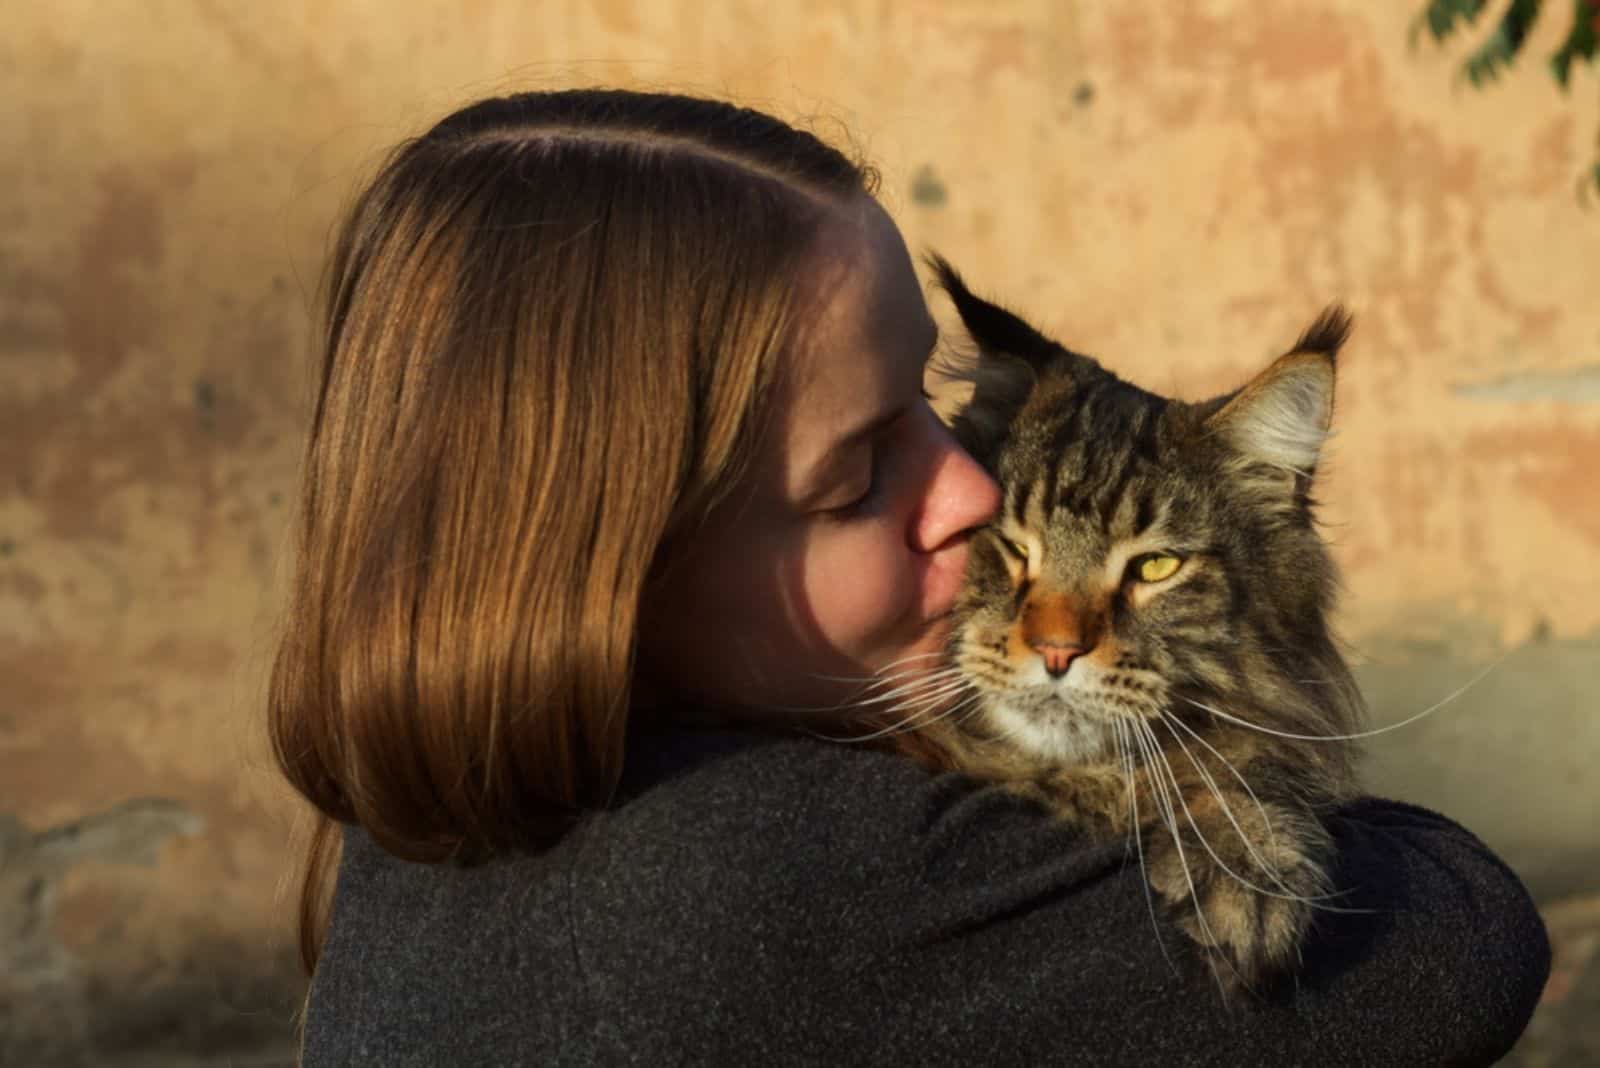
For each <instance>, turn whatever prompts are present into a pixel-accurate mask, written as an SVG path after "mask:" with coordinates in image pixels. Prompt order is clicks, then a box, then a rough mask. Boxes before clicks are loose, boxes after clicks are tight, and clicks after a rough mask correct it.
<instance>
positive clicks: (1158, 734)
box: [904, 258, 1364, 990]
mask: <svg viewBox="0 0 1600 1068" xmlns="http://www.w3.org/2000/svg"><path fill="white" fill-rule="evenodd" d="M934 267H935V269H936V271H937V272H938V274H939V278H940V281H941V283H942V284H943V286H944V288H945V289H946V291H947V292H949V293H950V295H951V297H952V298H953V300H954V301H955V304H956V308H957V310H958V311H959V312H960V314H961V317H962V320H963V322H964V324H965V326H966V328H967V330H968V332H969V333H970V334H971V335H972V337H973V338H974V340H975V341H976V342H977V344H978V349H979V356H978V359H977V363H976V366H975V367H972V368H970V369H969V377H970V378H971V380H972V381H973V384H974V390H973V394H972V399H971V401H970V402H969V403H968V404H967V405H966V407H965V408H964V409H963V410H962V411H961V412H960V413H959V414H958V415H957V417H956V418H955V420H954V422H953V428H954V431H955V433H956V435H957V437H958V438H959V439H960V441H961V443H962V444H963V446H964V447H965V448H966V449H967V450H968V451H969V452H971V453H972V454H973V455H974V456H975V457H976V458H977V459H978V460H979V461H980V462H981V463H983V464H984V465H985V467H986V468H987V469H988V470H989V471H990V472H991V473H992V474H994V475H995V477H996V478H997V479H998V480H999V482H1000V484H1001V487H1002V489H1003V491H1004V504H1003V507H1002V510H1001V514H1000V515H999V516H998V517H997V518H996V519H995V521H994V522H993V523H991V524H990V526H989V527H988V528H986V529H985V530H984V531H983V532H982V533H980V534H979V535H977V536H976V537H975V538H974V541H973V544H972V551H971V557H970V562H969V565H968V570H967V577H966V583H965V588H964V590H963V592H962V595H961V598H960V600H959V601H958V604H957V608H956V613H955V616H956V620H955V622H956V625H955V627H954V631H953V636H952V640H951V658H952V661H953V664H954V670H956V671H959V672H960V673H961V675H962V677H964V678H965V679H966V680H967V681H968V682H969V683H970V684H971V687H972V690H971V693H970V694H969V697H968V699H967V700H966V701H965V702H963V703H962V704H961V705H960V706H958V707H957V708H956V709H955V710H953V712H952V713H951V714H947V715H944V716H942V717H940V718H938V719H937V720H936V721H934V722H931V723H919V724H918V726H917V729H916V730H915V731H914V732H912V734H911V735H910V736H908V737H907V739H906V741H905V744H904V748H906V749H907V750H909V751H913V752H915V753H917V754H918V755H920V756H921V757H922V758H923V759H924V760H925V761H926V762H928V763H930V764H933V765H935V766H938V767H946V768H957V769H960V770H963V771H966V772H968V773H970V774H973V775H976V776H979V777H982V778H988V779H993V780H996V781H998V782H1001V783H1003V784H1005V786H1006V787H1007V788H1008V789H1010V790H1013V791H1015V792H1017V793H1020V794H1022V795H1024V796H1027V797H1030V798H1032V799H1034V800H1036V801H1038V802H1039V803H1041V804H1043V805H1045V806H1047V807H1048V808H1050V809H1051V810H1052V811H1053V812H1055V813H1056V814H1057V815H1058V816H1059V817H1060V818H1061V819H1063V820H1066V821H1069V822H1071V823H1073V824H1075V825H1077V826H1079V827H1081V828H1083V829H1084V831H1085V832H1086V833H1087V834H1089V835H1092V836H1096V837H1113V838H1131V839H1132V841H1133V842H1134V843H1135V844H1136V845H1137V846H1138V848H1139V850H1140V859H1141V860H1142V862H1143V864H1144V866H1145V871H1146V875H1147V878H1148V880H1149V885H1150V887H1151V888H1152V889H1153V890H1154V892H1155V898H1156V900H1158V901H1159V902H1160V903H1161V905H1162V906H1163V909H1164V911H1165V914H1166V918H1167V920H1169V921H1170V922H1171V923H1173V924H1175V925H1176V927H1177V928H1178V929H1179V930H1181V931H1182V932H1184V933H1185V934H1186V935H1187V936H1188V938H1189V939H1190V940H1191V942H1192V945H1193V946H1194V947H1195V948H1197V949H1199V950H1200V954H1201V956H1202V957H1203V958H1204V959H1205V960H1206V961H1207V962H1208V963H1209V964H1210V965H1211V966H1212V969H1213V971H1214V972H1215V973H1216V975H1217V977H1218V979H1219V980H1220V981H1221V982H1222V983H1223V985H1224V988H1225V989H1230V990H1231V989H1234V988H1237V987H1240V986H1245V987H1251V988H1256V987H1259V986H1261V985H1262V984H1264V983H1265V982H1268V981H1270V980H1273V979H1275V978H1277V977H1280V976H1282V975H1284V974H1286V973H1288V972H1290V971H1292V969H1293V967H1294V964H1295V962H1296V960H1297V959H1298V953H1299V947H1300V945H1301V943H1302V940H1303V939H1304V937H1305V934H1306V932H1307V929H1308V926H1309V924H1310V922H1311V920H1312V918H1313V915H1314V912H1315V909H1316V908H1317V907H1319V906H1322V907H1327V905H1326V903H1325V902H1324V901H1323V900H1321V899H1323V898H1324V897H1325V896H1326V895H1327V894H1328V893H1329V891H1330V890H1332V889H1333V888H1332V887H1331V886H1330V885H1329V881H1328V875H1327V868H1328V863H1329V860H1330V853H1331V841H1330V838H1329V835H1328V833H1327V831H1326V830H1325V829H1324V827H1323V825H1322V823H1321V821H1320V819H1319V814H1320V813H1321V812H1323V811H1325V810H1326V809H1327V808H1328V807H1329V806H1332V805H1334V804H1336V803H1337V802H1339V801H1340V800H1341V799H1344V798H1347V797H1349V796H1351V795H1352V794H1353V792H1354V791H1355V777H1354V769H1353V762H1354V756H1355V751H1354V747H1353V745H1352V743H1351V742H1350V741H1349V740H1347V739H1346V738H1345V737H1344V736H1348V735H1351V734H1354V733H1356V732H1358V731H1359V729H1360V723H1361V721H1362V718H1363V715H1364V706H1363V702H1362V699H1361V695H1360V693H1359V691H1358V689H1357V687H1356V685H1355V682H1354V680H1353V679H1352V677H1351V675H1350V672H1349V669H1348V668H1347V666H1346V664H1345V661H1344V659H1343V657H1342V656H1341V655H1340V652H1339V650H1338V647H1337V644H1336V641H1335V638H1334V636H1333V634H1332V633H1331V631H1330V628H1329V625H1328V613H1329V611H1330V609H1331V607H1332V602H1333V598H1334V593H1335V586H1336V575H1335V571H1334V566H1333V563H1332V561H1331V560H1330V558H1329V556H1328V553H1327V551H1326V548H1325V546H1324V543H1323V541H1322V539H1321V537H1320V536H1319V535H1318V533H1317V530H1316V528H1315V522H1314V516H1313V509H1314V503H1313V500H1312V497H1311V488H1312V482H1313V479H1314V475H1315V467H1316V463H1317V459H1318V455H1319V452H1320V449H1321V446H1322V443H1323V439H1324V437H1325V435H1326V433H1327V430H1328V422H1329V419H1330V418H1331V414H1332V402H1333V383H1334V367H1335V357H1336V354H1337V352H1338V350H1339V348H1340V346H1341V344H1342V343H1343V341H1344V338H1345V335H1346V332H1347V330H1348V327H1349V318H1348V316H1346V315H1345V314H1344V312H1343V311H1342V310H1340V309H1338V308H1331V309H1329V310H1328V311H1327V312H1325V313H1324V314H1323V315H1322V316H1321V317H1320V318H1319V319H1317V320H1316V322H1315V323H1314V324H1313V325H1312V326H1311V327H1310V328H1309V329H1308V330H1307V331H1306V332H1305V333H1304V335H1303V336H1302V337H1301V338H1300V340H1299V341H1298V342H1297V343H1296V344H1295V345H1294V346H1293V347H1292V348H1291V349H1290V350H1289V352H1288V353H1286V354H1285V355H1284V356H1282V357H1280V358H1279V359H1277V360H1276V361H1274V362H1273V363H1272V364H1271V366H1269V367H1267V368H1266V369H1265V370H1264V371H1262V372H1261V374H1259V375H1258V376H1257V377H1256V378H1255V379H1254V380H1252V381H1251V382H1249V383H1248V384H1246V385H1245V386H1244V387H1243V388H1241V389H1240V390H1238V391H1236V392H1234V393H1231V394H1228V395H1226V396H1222V397H1217V398H1215V399H1212V400H1210V401H1207V402H1204V403H1199V404H1187V403H1182V402H1179V401H1175V400H1170V399H1167V398H1163V397H1159V396H1157V395H1155V394H1152V393H1149V392H1146V391H1144V390H1142V389H1139V388H1137V387H1135V386H1133V385H1130V384H1128V383H1126V382H1123V381H1122V380H1120V379H1118V378H1117V377H1116V376H1115V375H1113V374H1111V373H1110V372H1108V371H1106V370H1105V369H1104V368H1102V367H1101V366H1100V365H1099V364H1098V363H1096V362H1095V361H1094V360H1092V359H1090V358H1088V357H1086V356H1083V355H1080V354H1078V353H1074V352H1072V351H1070V350H1068V349H1066V348H1063V347H1062V346H1060V345H1058V344H1056V343H1055V342H1053V341H1050V340H1049V339H1047V338H1045V337H1044V336H1043V335H1041V334H1039V333H1038V332H1037V331H1036V330H1034V329H1033V328H1032V327H1031V326H1029V325H1028V324H1027V323H1025V322H1024V321H1022V320H1021V319H1020V318H1018V317H1016V316H1015V315H1013V314H1011V313H1009V312H1007V311H1005V310H1004V309H1002V308H1000V307H998V306H996V305H994V304H992V303H990V302H987V301H984V300H981V299H980V298H978V297H976V296H974V295H973V294H972V293H971V291H970V290H968V289H967V288H966V286H965V285H964V284H963V283H962V280H961V278H960V277H959V276H958V275H957V274H956V272H955V271H954V270H953V269H951V268H950V267H949V265H948V264H946V263H944V262H943V261H942V260H938V259H937V258H936V259H935V260H934ZM1149 553H1154V554H1170V555H1174V556H1176V557H1177V558H1178V559H1179V560H1180V566H1179V568H1178V570H1177V572H1176V573H1174V574H1173V575H1172V576H1171V577H1170V578H1167V579H1165V580H1163V581H1159V582H1143V581H1140V580H1139V578H1138V575H1137V574H1135V573H1133V572H1132V571H1130V568H1132V567H1134V565H1137V564H1138V562H1139V560H1142V559H1144V557H1143V556H1142V555H1141V554H1149ZM1158 563H1159V561H1158ZM1160 570H1161V568H1160V567H1154V570H1152V571H1151V572H1150V573H1159V571H1160ZM1229 717H1232V718H1231V720H1230V718H1229ZM1245 723H1248V724H1251V726H1244V725H1242V724H1245ZM1269 732H1278V733H1269ZM1286 735H1294V736H1297V737H1287V736H1286ZM1329 739H1336V740H1329Z"/></svg>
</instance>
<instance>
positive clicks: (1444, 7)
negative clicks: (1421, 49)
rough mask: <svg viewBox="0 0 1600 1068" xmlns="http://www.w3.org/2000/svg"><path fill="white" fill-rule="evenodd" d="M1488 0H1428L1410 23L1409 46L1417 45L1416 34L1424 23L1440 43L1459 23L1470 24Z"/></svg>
mask: <svg viewBox="0 0 1600 1068" xmlns="http://www.w3.org/2000/svg"><path fill="white" fill-rule="evenodd" d="M1487 3H1488V0H1430V2H1429V4H1428V6H1427V7H1426V8H1424V9H1423V11H1422V14H1421V15H1419V16H1418V17H1417V18H1416V19H1415V20H1414V21H1413V22H1412V23H1411V34H1410V38H1411V47H1413V48H1415V47H1416V46H1417V34H1418V33H1419V32H1420V31H1421V29H1422V27H1423V26H1424V25H1426V26H1427V27H1428V32H1429V33H1431V34H1432V35H1433V41H1434V43H1435V44H1439V43H1441V42H1442V41H1443V40H1444V39H1445V38H1446V37H1449V36H1450V35H1451V34H1452V33H1454V32H1455V31H1456V28H1457V26H1458V24H1459V23H1463V22H1464V23H1467V24H1469V25H1470V24H1471V23H1472V22H1473V21H1475V20H1476V19H1477V17H1478V16H1479V15H1480V14H1481V13H1482V12H1483V9H1484V6H1485V5H1486V4H1487Z"/></svg>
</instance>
